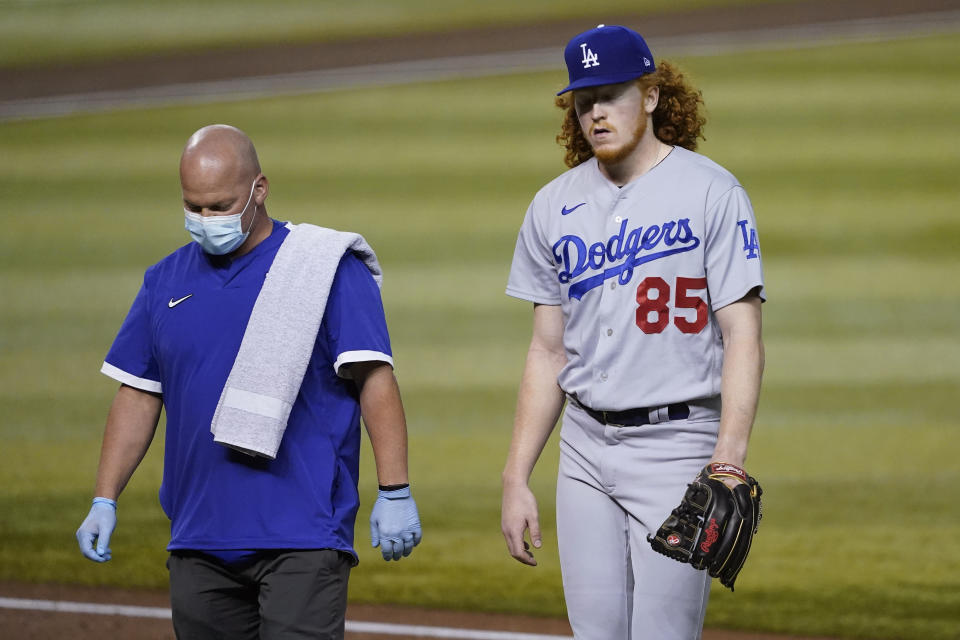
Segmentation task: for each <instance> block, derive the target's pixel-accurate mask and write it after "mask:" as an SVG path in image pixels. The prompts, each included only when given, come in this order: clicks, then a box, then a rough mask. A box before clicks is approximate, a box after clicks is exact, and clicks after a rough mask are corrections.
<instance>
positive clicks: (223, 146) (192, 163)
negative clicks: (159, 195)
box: [180, 124, 260, 188]
mask: <svg viewBox="0 0 960 640" xmlns="http://www.w3.org/2000/svg"><path fill="white" fill-rule="evenodd" d="M258 173H260V161H259V160H258V159H257V150H256V149H254V147H253V142H252V141H251V140H250V138H248V137H247V134H245V133H244V132H243V131H241V130H240V129H237V128H236V127H231V126H229V125H225V124H212V125H210V126H207V127H203V128H202V129H200V130H198V131H197V132H196V133H194V134H193V135H192V136H190V139H189V140H187V145H186V146H185V147H184V148H183V155H182V156H180V181H181V183H182V184H184V185H186V183H187V182H195V183H197V185H196V186H202V187H206V188H211V187H219V188H231V187H234V186H236V185H238V184H240V183H245V184H247V185H249V184H250V182H251V181H252V180H253V179H254V178H255V177H256V176H257V174H258Z"/></svg>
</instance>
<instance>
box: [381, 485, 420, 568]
mask: <svg viewBox="0 0 960 640" xmlns="http://www.w3.org/2000/svg"><path fill="white" fill-rule="evenodd" d="M422 537H423V532H422V530H421V528H420V514H419V513H418V512H417V503H416V502H414V501H413V498H412V497H411V496H410V487H404V488H403V489H394V490H393V491H380V492H379V493H378V494H377V501H376V502H375V503H374V505H373V511H372V512H371V513H370V543H371V545H372V546H374V547H377V546H379V547H380V553H381V554H383V559H384V560H399V559H400V558H401V557H405V556H408V555H410V553H411V552H412V551H413V548H414V547H415V546H417V545H418V544H420V539H421V538H422Z"/></svg>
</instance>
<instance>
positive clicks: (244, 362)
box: [210, 224, 383, 460]
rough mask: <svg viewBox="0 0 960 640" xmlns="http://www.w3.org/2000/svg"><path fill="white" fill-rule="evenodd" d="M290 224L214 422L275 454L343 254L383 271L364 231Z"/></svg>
mask: <svg viewBox="0 0 960 640" xmlns="http://www.w3.org/2000/svg"><path fill="white" fill-rule="evenodd" d="M288 227H289V228H290V229H291V231H290V233H289V234H288V235H287V237H286V238H284V241H283V244H281V245H280V249H279V250H278V251H277V255H276V257H274V259H273V264H272V265H271V266H270V271H268V272H267V276H266V279H265V280H264V283H263V288H262V289H261V290H260V294H259V295H258V296H257V301H256V303H255V304H254V305H253V311H252V312H251V313H250V320H249V322H248V323H247V328H246V330H245V331H244V334H243V341H242V342H241V343H240V350H239V351H238V352H237V359H236V360H235V361H234V363H233V369H231V371H230V375H229V376H228V377H227V382H226V384H224V386H223V392H222V393H221V394H220V400H219V402H218V403H217V410H216V411H215V412H214V414H213V421H212V422H211V424H210V430H211V431H212V432H213V435H214V438H213V439H214V441H215V442H219V443H221V444H223V445H226V446H229V447H232V448H234V449H237V450H239V451H243V452H244V453H247V454H250V455H254V456H256V455H260V456H264V457H267V458H270V459H271V460H273V459H274V458H276V456H277V449H279V447H280V441H281V439H282V438H283V432H284V431H285V430H286V428H287V419H288V418H289V417H290V410H291V409H292V408H293V403H294V401H295V400H296V399H297V394H298V393H299V392H300V384H301V383H302V382H303V375H304V373H305V372H306V370H307V365H308V364H309V362H310V357H311V355H312V354H313V347H314V343H315V341H316V338H317V331H318V330H319V328H320V321H321V320H323V312H324V309H326V306H327V297H328V296H329V295H330V287H331V285H332V284H333V277H334V275H335V274H336V272H337V265H339V264H340V259H341V258H342V257H343V255H344V253H346V252H347V251H352V252H354V253H355V254H357V256H358V257H359V258H361V259H362V260H363V261H364V263H366V265H367V267H368V268H369V269H370V272H371V273H372V274H373V277H374V279H375V280H376V281H377V285H378V286H379V285H380V283H381V281H382V277H383V276H382V272H381V270H380V264H379V263H378V262H377V257H376V255H375V254H374V253H373V249H371V248H370V245H368V244H367V242H366V240H364V239H363V237H362V236H360V235H358V234H356V233H345V232H341V231H335V230H333V229H326V228H324V227H318V226H315V225H312V224H299V225H288Z"/></svg>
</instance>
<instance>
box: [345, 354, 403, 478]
mask: <svg viewBox="0 0 960 640" xmlns="http://www.w3.org/2000/svg"><path fill="white" fill-rule="evenodd" d="M357 373H359V374H360V376H359V378H360V379H357V382H358V385H359V387H360V413H361V415H362V416H363V422H364V424H365V425H366V427H367V433H368V434H369V435H370V446H371V448H372V449H373V457H374V459H375V461H376V465H377V481H378V482H379V484H381V485H398V484H406V483H407V482H409V478H408V475H407V422H406V418H405V417H404V413H403V402H402V400H401V398H400V388H399V386H398V385H397V379H396V378H395V377H394V375H393V369H392V368H391V367H390V365H388V364H386V363H379V366H372V367H361V368H360V369H358V371H357ZM354 377H355V379H356V378H358V376H357V375H356V374H355V376H354Z"/></svg>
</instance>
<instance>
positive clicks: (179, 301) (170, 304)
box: [167, 293, 193, 309]
mask: <svg viewBox="0 0 960 640" xmlns="http://www.w3.org/2000/svg"><path fill="white" fill-rule="evenodd" d="M191 297H193V294H192V293H188V294H187V295H185V296H183V297H182V298H180V299H179V300H174V299H173V298H170V302H168V303H167V306H168V307H170V308H171V309H173V308H174V307H175V306H177V305H178V304H180V303H181V302H183V301H184V300H186V299H187V298H191Z"/></svg>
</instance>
